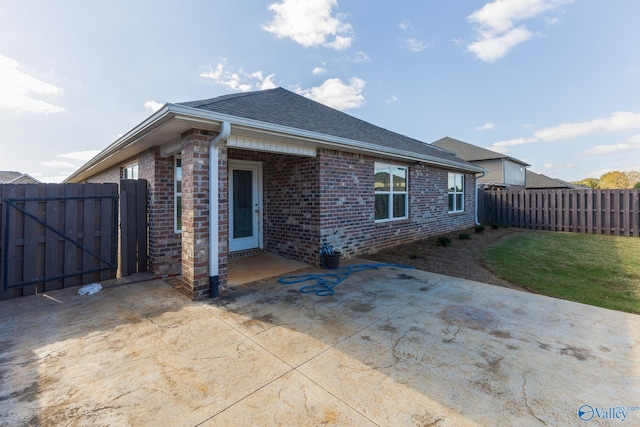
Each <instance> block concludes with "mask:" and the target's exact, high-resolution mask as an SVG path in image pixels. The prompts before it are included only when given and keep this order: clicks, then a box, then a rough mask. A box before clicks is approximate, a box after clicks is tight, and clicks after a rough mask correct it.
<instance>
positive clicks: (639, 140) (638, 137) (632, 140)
mask: <svg viewBox="0 0 640 427" xmlns="http://www.w3.org/2000/svg"><path fill="white" fill-rule="evenodd" d="M629 142H630V143H632V144H640V134H638V135H633V136H632V137H631V138H629Z"/></svg>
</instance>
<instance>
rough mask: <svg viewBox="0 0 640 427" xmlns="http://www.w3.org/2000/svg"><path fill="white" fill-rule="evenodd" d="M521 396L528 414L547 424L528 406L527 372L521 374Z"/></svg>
mask: <svg viewBox="0 0 640 427" xmlns="http://www.w3.org/2000/svg"><path fill="white" fill-rule="evenodd" d="M522 379H523V382H522V396H523V397H524V406H526V407H527V411H529V414H530V415H531V416H532V417H533V418H535V419H536V420H538V421H540V422H541V423H542V424H544V425H547V423H546V422H545V421H544V420H542V419H540V418H539V417H538V416H537V415H536V414H535V413H534V412H533V409H531V406H529V398H528V397H527V389H526V387H527V374H526V373H525V374H522Z"/></svg>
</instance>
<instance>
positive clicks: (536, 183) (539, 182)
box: [526, 169, 576, 190]
mask: <svg viewBox="0 0 640 427" xmlns="http://www.w3.org/2000/svg"><path fill="white" fill-rule="evenodd" d="M526 179H527V189H531V190H534V189H544V188H576V186H574V185H573V184H570V183H568V182H565V181H562V180H559V179H555V178H549V177H548V176H546V175H542V174H539V173H535V172H532V171H530V170H528V169H527V178H526Z"/></svg>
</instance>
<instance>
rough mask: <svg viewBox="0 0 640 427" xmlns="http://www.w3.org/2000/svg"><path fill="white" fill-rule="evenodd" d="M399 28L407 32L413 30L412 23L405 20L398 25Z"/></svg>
mask: <svg viewBox="0 0 640 427" xmlns="http://www.w3.org/2000/svg"><path fill="white" fill-rule="evenodd" d="M398 27H399V28H400V29H401V30H403V31H406V30H409V29H411V28H413V25H411V21H409V20H406V19H405V20H404V21H402V22H401V23H399V24H398Z"/></svg>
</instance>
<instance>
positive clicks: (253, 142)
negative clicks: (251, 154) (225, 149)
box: [227, 135, 316, 157]
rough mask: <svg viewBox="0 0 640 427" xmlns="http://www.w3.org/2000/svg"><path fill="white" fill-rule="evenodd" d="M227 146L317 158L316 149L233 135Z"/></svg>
mask: <svg viewBox="0 0 640 427" xmlns="http://www.w3.org/2000/svg"><path fill="white" fill-rule="evenodd" d="M227 146H229V147H234V148H244V149H247V150H255V151H267V152H270V153H280V154H289V155H292V156H305V157H316V149H315V147H310V146H306V145H298V144H291V143H288V142H275V141H267V140H265V139H258V138H251V137H247V136H237V135H232V136H230V137H229V139H228V140H227Z"/></svg>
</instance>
